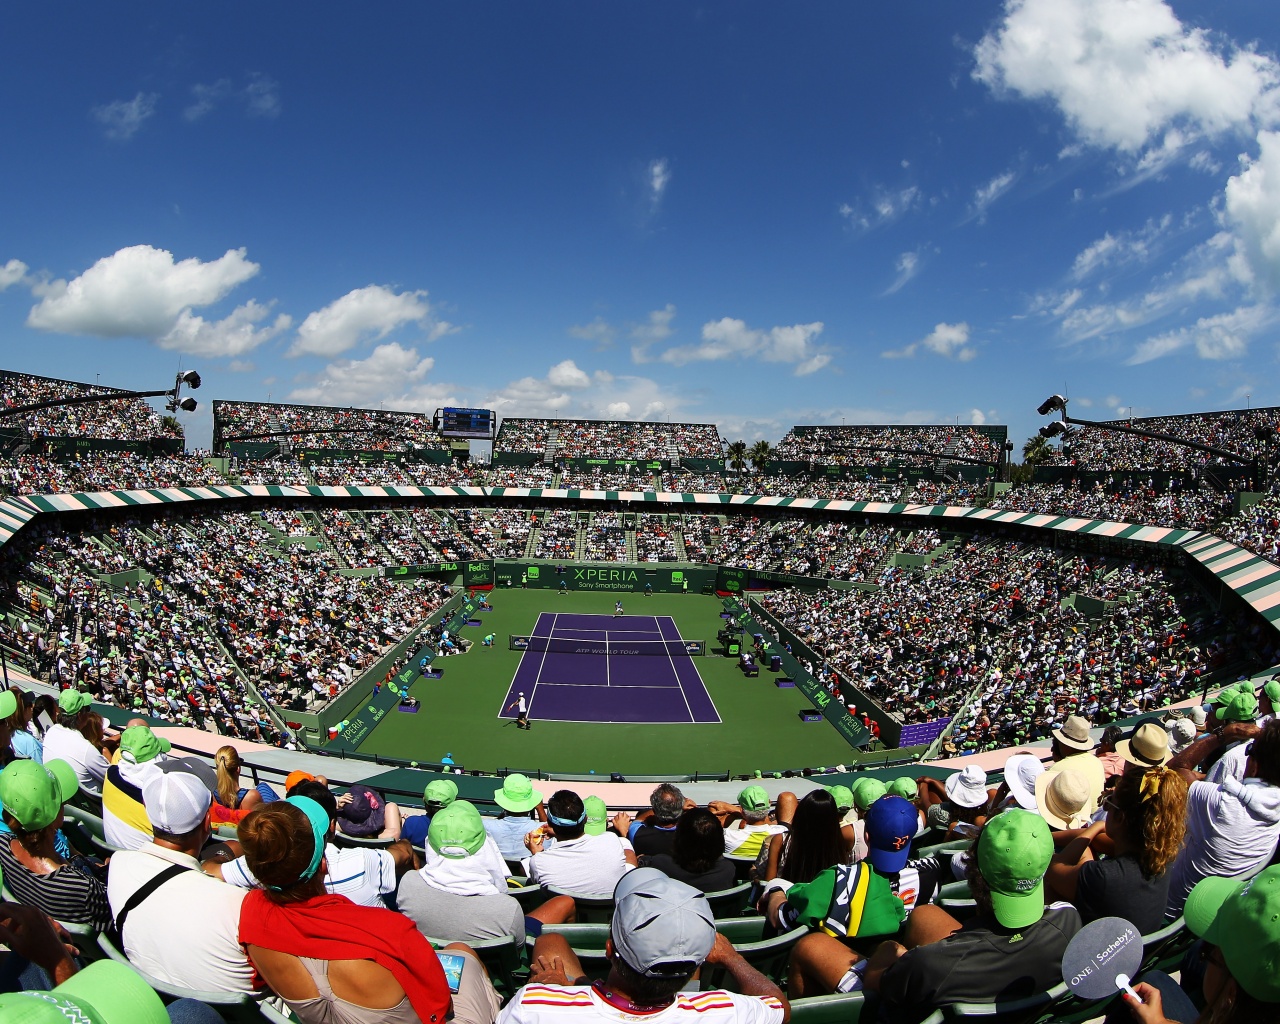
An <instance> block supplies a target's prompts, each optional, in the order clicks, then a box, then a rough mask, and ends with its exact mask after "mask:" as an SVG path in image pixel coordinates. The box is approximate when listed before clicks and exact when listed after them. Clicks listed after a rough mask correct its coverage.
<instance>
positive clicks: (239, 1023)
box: [98, 932, 261, 1024]
mask: <svg viewBox="0 0 1280 1024" xmlns="http://www.w3.org/2000/svg"><path fill="white" fill-rule="evenodd" d="M98 945H99V946H100V947H101V949H102V952H103V953H105V954H106V955H107V956H108V957H110V958H111V959H112V960H115V961H116V962H117V963H121V964H124V965H125V966H127V967H129V968H130V969H131V970H132V971H133V972H134V973H135V974H137V975H138V976H139V977H140V978H142V980H143V981H145V982H146V983H147V984H148V985H150V986H151V987H152V988H153V989H155V990H156V992H157V993H159V995H160V998H161V999H163V1000H164V1001H165V1003H166V1004H168V1003H171V1002H173V1001H174V1000H175V999H194V1000H196V1001H197V1002H201V1003H205V1004H207V1005H209V1006H211V1007H213V1009H214V1010H216V1011H217V1012H218V1014H219V1015H220V1016H221V1017H222V1019H223V1020H226V1021H231V1022H234V1024H249V1022H255V1021H257V1020H259V1019H260V1018H261V1014H260V1013H259V1007H258V1001H257V1000H256V999H254V998H253V996H251V995H250V994H249V993H248V992H241V993H239V994H232V993H230V992H201V991H198V990H196V989H190V988H183V987H182V986H181V985H170V984H168V983H167V982H163V981H160V980H159V979H157V978H153V977H152V976H151V975H149V974H147V972H146V971H142V970H139V969H138V966H137V965H136V964H134V963H133V962H132V961H131V960H130V959H129V958H128V957H127V956H125V955H124V951H123V950H121V949H119V948H118V947H117V946H116V944H115V943H114V942H112V941H111V937H110V936H109V935H107V934H106V933H105V932H103V933H102V934H101V935H99V936H98Z"/></svg>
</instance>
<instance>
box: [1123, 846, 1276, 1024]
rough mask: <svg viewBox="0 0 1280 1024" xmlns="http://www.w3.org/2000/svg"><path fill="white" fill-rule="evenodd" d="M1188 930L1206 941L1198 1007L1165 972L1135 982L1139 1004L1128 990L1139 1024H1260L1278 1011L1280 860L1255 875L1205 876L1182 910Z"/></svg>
mask: <svg viewBox="0 0 1280 1024" xmlns="http://www.w3.org/2000/svg"><path fill="white" fill-rule="evenodd" d="M1183 916H1184V917H1185V919H1186V923H1187V929H1188V930H1189V931H1190V932H1191V933H1192V934H1193V935H1197V936H1199V937H1200V938H1201V939H1203V940H1204V943H1205V947H1204V963H1205V974H1204V982H1203V985H1202V986H1201V987H1202V991H1203V993H1204V1002H1205V1006H1204V1010H1203V1012H1200V1011H1198V1010H1197V1009H1196V1007H1195V1005H1194V1004H1193V1003H1192V1002H1191V1000H1190V999H1189V998H1188V997H1187V995H1186V994H1185V993H1184V992H1183V991H1182V990H1181V989H1180V988H1179V987H1178V983H1177V982H1175V981H1174V980H1173V979H1172V978H1169V977H1168V976H1167V975H1165V974H1162V973H1161V972H1158V971H1157V972H1152V973H1151V974H1148V975H1144V976H1143V977H1142V979H1141V980H1139V981H1137V982H1135V983H1134V986H1133V987H1134V990H1135V991H1136V992H1137V993H1138V997H1139V998H1140V999H1141V1000H1142V1002H1141V1003H1140V1004H1139V1003H1135V1002H1134V1001H1133V999H1131V998H1130V997H1129V996H1127V995H1126V996H1125V997H1124V1000H1125V1004H1126V1005H1127V1006H1128V1008H1129V1012H1130V1013H1131V1014H1132V1016H1133V1018H1134V1019H1135V1020H1137V1021H1140V1022H1141V1024H1171V1022H1174V1021H1176V1022H1178V1024H1192V1022H1193V1021H1197V1020H1198V1021H1204V1022H1210V1021H1212V1022H1214V1024H1256V1022H1263V1021H1266V1022H1269V1021H1274V1020H1276V1019H1277V1017H1278V1016H1280V866H1273V867H1269V868H1267V869H1266V870H1264V871H1262V872H1260V873H1259V874H1258V876H1257V877H1256V878H1254V879H1251V880H1248V881H1240V880H1238V879H1234V878H1206V879H1203V880H1202V881H1200V882H1198V883H1197V884H1196V887H1195V888H1194V889H1193V890H1192V891H1191V895H1190V896H1188V897H1187V903H1186V907H1185V909H1184V911H1183Z"/></svg>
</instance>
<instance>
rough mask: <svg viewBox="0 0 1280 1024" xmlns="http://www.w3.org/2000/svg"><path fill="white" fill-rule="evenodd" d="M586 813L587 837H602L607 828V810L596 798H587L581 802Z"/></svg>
mask: <svg viewBox="0 0 1280 1024" xmlns="http://www.w3.org/2000/svg"><path fill="white" fill-rule="evenodd" d="M582 806H583V807H585V808H586V811H587V827H586V832H587V835H589V836H602V835H604V834H605V831H606V830H607V829H608V828H609V808H608V807H607V806H606V805H605V802H604V801H603V800H601V799H600V798H599V797H598V796H589V797H587V798H586V799H585V800H583V801H582Z"/></svg>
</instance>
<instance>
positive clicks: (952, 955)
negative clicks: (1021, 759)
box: [863, 808, 1080, 1024]
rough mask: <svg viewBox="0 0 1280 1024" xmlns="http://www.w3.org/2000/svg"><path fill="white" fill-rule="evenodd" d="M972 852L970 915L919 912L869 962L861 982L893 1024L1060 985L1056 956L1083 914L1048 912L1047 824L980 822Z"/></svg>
mask: <svg viewBox="0 0 1280 1024" xmlns="http://www.w3.org/2000/svg"><path fill="white" fill-rule="evenodd" d="M976 849H977V855H976V856H975V857H973V858H971V859H970V864H969V887H970V890H971V891H972V893H973V898H974V901H975V902H976V904H977V914H976V916H974V917H973V918H971V919H970V920H968V921H967V922H965V923H964V925H963V926H962V925H961V924H960V922H959V921H956V920H955V919H954V918H952V917H951V916H950V915H949V914H947V913H946V912H945V911H943V910H941V909H940V908H938V907H935V906H925V907H917V908H916V910H915V912H914V913H913V914H912V915H911V920H910V921H909V922H908V924H907V929H906V933H905V936H904V943H903V944H898V943H896V942H887V943H884V944H883V945H882V946H881V947H880V948H879V949H877V950H876V952H875V954H874V955H873V956H872V957H871V959H870V960H868V961H866V963H867V967H866V969H865V973H864V974H863V984H864V986H865V987H866V988H867V989H869V990H871V991H878V992H879V993H880V997H881V1000H882V1002H883V1005H884V1009H885V1012H886V1015H887V1019H889V1020H891V1021H894V1022H895V1024H897V1022H902V1024H915V1022H917V1021H920V1020H923V1019H924V1018H925V1017H927V1016H928V1015H929V1014H930V1013H931V1012H932V1011H933V1010H934V1009H935V1008H936V1007H938V1006H941V1005H944V1004H946V1003H956V1002H989V1001H995V1000H1000V1001H1005V1000H1012V999H1020V998H1023V997H1025V996H1029V995H1033V994H1034V993H1036V992H1043V991H1045V990H1047V989H1049V988H1052V987H1053V986H1054V985H1056V984H1058V983H1059V982H1061V981H1062V973H1061V971H1062V968H1061V964H1062V954H1063V953H1064V952H1065V951H1066V948H1067V943H1068V942H1070V941H1071V937H1072V936H1073V935H1075V933H1076V932H1077V931H1079V930H1080V915H1079V914H1078V913H1077V912H1076V909H1075V908H1074V907H1073V906H1071V905H1070V904H1068V903H1052V904H1050V905H1048V906H1046V905H1045V901H1044V873H1045V870H1046V869H1047V868H1048V866H1049V860H1050V858H1051V857H1052V856H1053V837H1052V835H1051V834H1050V832H1049V826H1048V825H1047V824H1046V823H1045V821H1044V819H1043V818H1041V817H1040V816H1039V815H1037V814H1032V813H1031V812H1030V811H1024V810H1022V809H1021V808H1014V809H1012V810H1008V811H1005V812H1004V813H1003V814H999V815H997V816H996V817H994V818H992V819H991V820H990V821H989V822H987V824H986V826H985V827H984V828H983V830H982V834H981V835H980V836H979V837H978V841H977V844H976Z"/></svg>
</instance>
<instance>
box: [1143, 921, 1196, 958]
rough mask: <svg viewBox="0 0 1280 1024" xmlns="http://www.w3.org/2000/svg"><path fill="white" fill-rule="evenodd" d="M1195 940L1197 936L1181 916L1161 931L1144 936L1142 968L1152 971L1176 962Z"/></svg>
mask: <svg viewBox="0 0 1280 1024" xmlns="http://www.w3.org/2000/svg"><path fill="white" fill-rule="evenodd" d="M1194 941H1195V936H1194V935H1192V934H1191V932H1190V931H1188V930H1187V923H1186V921H1184V920H1183V919H1182V918H1181V917H1179V918H1178V919H1177V920H1176V921H1174V922H1172V923H1170V924H1167V925H1165V926H1164V927H1163V928H1161V929H1160V930H1159V931H1154V932H1152V933H1151V934H1150V935H1144V936H1142V969H1143V970H1144V971H1150V970H1152V969H1154V968H1156V967H1167V966H1169V965H1171V964H1176V963H1177V962H1178V961H1180V960H1181V959H1182V955H1183V954H1184V953H1185V952H1186V951H1187V947H1189V946H1190V945H1191V943H1193V942H1194Z"/></svg>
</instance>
